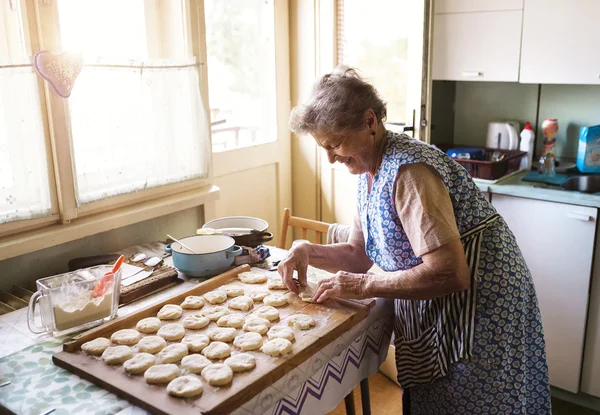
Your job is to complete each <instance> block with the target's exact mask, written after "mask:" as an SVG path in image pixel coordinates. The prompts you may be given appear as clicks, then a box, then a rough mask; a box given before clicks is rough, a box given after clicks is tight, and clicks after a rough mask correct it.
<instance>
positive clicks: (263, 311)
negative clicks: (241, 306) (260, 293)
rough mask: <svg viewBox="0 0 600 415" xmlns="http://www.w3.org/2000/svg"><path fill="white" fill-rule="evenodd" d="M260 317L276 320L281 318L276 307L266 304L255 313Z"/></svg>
mask: <svg viewBox="0 0 600 415" xmlns="http://www.w3.org/2000/svg"><path fill="white" fill-rule="evenodd" d="M254 314H256V315H257V316H258V317H260V318H264V319H266V320H269V321H275V320H277V319H278V318H279V311H277V309H276V308H275V307H271V306H270V305H264V306H262V307H261V308H259V309H258V310H256V312H255V313H254Z"/></svg>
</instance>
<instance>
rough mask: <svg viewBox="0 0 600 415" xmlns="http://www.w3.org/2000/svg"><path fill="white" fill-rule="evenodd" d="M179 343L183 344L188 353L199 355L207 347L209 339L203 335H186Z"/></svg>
mask: <svg viewBox="0 0 600 415" xmlns="http://www.w3.org/2000/svg"><path fill="white" fill-rule="evenodd" d="M181 343H182V344H185V345H186V346H187V348H188V350H189V351H190V352H192V353H200V352H201V351H202V350H203V349H204V348H205V347H206V346H208V344H209V343H210V339H209V338H208V336H207V335H205V334H199V333H198V334H188V335H187V336H185V337H184V338H183V340H181Z"/></svg>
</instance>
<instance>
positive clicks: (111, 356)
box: [102, 346, 133, 365]
mask: <svg viewBox="0 0 600 415" xmlns="http://www.w3.org/2000/svg"><path fill="white" fill-rule="evenodd" d="M132 357H133V350H131V347H129V346H112V347H108V348H106V350H105V351H104V352H103V353H102V360H104V363H106V364H107V365H119V364H121V363H123V362H124V361H126V360H129V359H131V358H132Z"/></svg>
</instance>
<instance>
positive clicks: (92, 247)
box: [0, 206, 204, 292]
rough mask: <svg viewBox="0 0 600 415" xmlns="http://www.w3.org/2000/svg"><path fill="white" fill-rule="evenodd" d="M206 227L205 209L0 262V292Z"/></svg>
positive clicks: (155, 220) (164, 217) (173, 215)
mask: <svg viewBox="0 0 600 415" xmlns="http://www.w3.org/2000/svg"><path fill="white" fill-rule="evenodd" d="M202 224H204V208H203V207H202V206H200V207H197V208H191V209H187V210H183V211H181V212H176V213H173V214H170V215H166V216H161V217H159V218H155V219H151V220H148V221H145V222H139V223H136V224H133V225H129V226H126V227H123V228H118V229H114V230H112V231H108V232H103V233H100V234H97V235H93V236H88V237H86V238H83V239H79V240H75V241H72V242H68V243H65V244H62V245H57V246H54V247H51V248H47V249H43V250H40V251H36V252H31V253H29V254H25V255H21V256H18V257H15V258H9V259H6V260H4V261H0V290H4V291H8V292H10V289H11V287H12V286H13V285H19V286H21V287H27V286H28V285H29V283H31V282H35V280H37V279H38V278H42V277H46V276H49V275H56V274H59V273H61V272H65V271H67V270H68V269H67V264H68V262H69V260H70V259H72V258H79V257H84V256H92V255H102V254H108V253H111V252H115V251H118V250H119V249H123V248H126V247H128V246H132V245H138V244H143V243H149V242H156V241H164V240H165V239H166V235H167V232H168V233H169V234H171V235H173V236H175V237H176V238H177V237H179V236H187V235H193V234H195V233H196V229H198V228H200V227H202Z"/></svg>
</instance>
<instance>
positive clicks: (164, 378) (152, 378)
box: [144, 364, 179, 383]
mask: <svg viewBox="0 0 600 415" xmlns="http://www.w3.org/2000/svg"><path fill="white" fill-rule="evenodd" d="M177 376H179V368H178V367H177V365H174V364H167V365H156V366H152V367H151V368H150V369H148V370H146V371H145V372H144V379H146V383H167V382H170V381H172V380H173V379H175V378H176V377H177Z"/></svg>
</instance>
